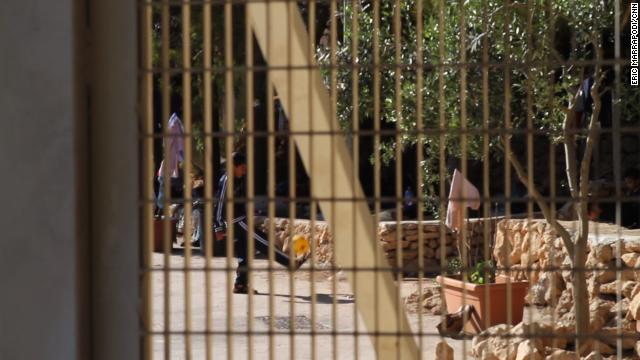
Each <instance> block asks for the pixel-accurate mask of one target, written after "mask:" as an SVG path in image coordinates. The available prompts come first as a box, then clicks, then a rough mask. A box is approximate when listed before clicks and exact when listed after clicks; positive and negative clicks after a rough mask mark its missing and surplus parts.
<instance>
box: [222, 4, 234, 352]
mask: <svg viewBox="0 0 640 360" xmlns="http://www.w3.org/2000/svg"><path fill="white" fill-rule="evenodd" d="M224 66H225V71H224V100H225V104H224V107H225V117H224V124H225V126H224V132H225V138H224V139H225V141H224V143H225V158H226V162H225V165H226V169H227V188H226V194H224V200H225V203H226V204H225V205H226V206H225V208H226V209H227V213H226V216H225V219H226V222H227V268H229V267H231V263H232V259H233V240H234V239H235V232H234V230H235V229H234V224H233V218H234V211H233V210H234V205H235V201H236V199H235V196H234V195H235V194H234V188H235V180H236V179H235V174H234V171H233V169H234V168H233V140H234V132H235V116H234V111H233V97H234V91H233V71H232V70H231V67H232V66H233V7H232V3H231V2H225V3H224ZM233 282H234V277H233V271H230V270H227V330H228V331H229V334H227V356H228V358H229V359H230V360H231V359H234V358H235V357H234V355H233V354H234V351H233V350H234V349H233V328H234V326H233V291H232V290H231V289H232V288H233Z"/></svg>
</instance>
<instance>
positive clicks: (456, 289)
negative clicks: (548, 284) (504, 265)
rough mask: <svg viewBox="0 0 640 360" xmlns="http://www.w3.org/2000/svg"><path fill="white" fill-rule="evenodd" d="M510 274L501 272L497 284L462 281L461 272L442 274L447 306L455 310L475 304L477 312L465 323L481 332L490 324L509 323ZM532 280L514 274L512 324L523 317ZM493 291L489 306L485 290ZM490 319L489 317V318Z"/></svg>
mask: <svg viewBox="0 0 640 360" xmlns="http://www.w3.org/2000/svg"><path fill="white" fill-rule="evenodd" d="M508 279H509V278H508V277H506V276H502V275H497V276H496V282H495V283H494V284H473V283H469V282H462V281H461V276H460V275H447V276H445V277H442V276H438V278H437V281H438V282H439V283H441V284H442V288H443V290H444V297H445V300H446V302H447V310H448V311H449V312H450V313H452V312H455V311H457V310H458V309H459V308H460V307H461V306H463V305H467V304H472V305H473V307H474V310H475V311H474V312H473V313H472V314H471V319H469V322H467V324H466V325H465V327H464V329H463V330H464V331H465V332H468V333H471V334H477V333H479V332H481V331H483V330H485V329H486V328H489V327H492V326H494V325H498V324H506V323H507V281H508ZM528 287H529V282H528V281H526V280H519V279H515V278H511V324H512V325H516V324H518V323H520V322H521V321H522V313H523V311H524V297H525V295H526V294H527V288H528ZM463 288H465V289H466V301H464V302H463V296H464V294H463V292H462V291H463ZM487 291H488V292H489V306H488V310H489V312H488V313H487V305H486V298H485V293H486V292H487ZM487 319H488V321H487Z"/></svg>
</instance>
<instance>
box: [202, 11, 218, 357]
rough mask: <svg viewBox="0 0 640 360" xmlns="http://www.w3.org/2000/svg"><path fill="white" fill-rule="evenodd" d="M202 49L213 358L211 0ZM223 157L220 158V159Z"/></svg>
mask: <svg viewBox="0 0 640 360" xmlns="http://www.w3.org/2000/svg"><path fill="white" fill-rule="evenodd" d="M202 17H203V18H202V32H203V34H202V41H203V44H202V45H203V46H202V49H203V51H204V55H203V62H202V66H203V68H204V70H203V73H202V77H203V79H202V83H203V87H204V91H203V94H204V99H203V105H204V134H205V135H204V139H203V140H204V198H205V203H204V217H203V219H204V220H203V224H204V244H202V239H200V242H201V243H200V246H203V245H204V250H205V251H204V281H205V311H206V314H205V322H206V325H205V326H206V332H207V335H206V338H205V344H206V350H205V353H206V359H207V360H211V359H212V358H213V335H212V334H211V332H212V331H213V316H212V314H211V313H212V311H213V296H212V293H211V281H212V276H211V273H212V269H211V258H212V257H213V242H214V241H218V240H217V239H215V240H214V239H213V224H212V222H211V219H213V203H212V200H213V183H214V181H217V180H218V179H213V139H212V137H211V133H212V131H213V104H212V99H211V97H212V95H213V91H212V84H211V80H212V79H211V76H212V72H211V3H210V2H206V3H204V4H203V6H202ZM217 160H219V159H217Z"/></svg>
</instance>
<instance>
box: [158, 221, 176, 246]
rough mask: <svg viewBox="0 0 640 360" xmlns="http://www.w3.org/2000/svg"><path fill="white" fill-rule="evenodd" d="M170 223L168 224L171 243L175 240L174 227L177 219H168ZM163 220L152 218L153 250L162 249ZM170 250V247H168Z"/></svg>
mask: <svg viewBox="0 0 640 360" xmlns="http://www.w3.org/2000/svg"><path fill="white" fill-rule="evenodd" d="M169 222H170V223H171V224H170V225H169V226H170V228H171V235H170V236H171V243H173V242H174V241H175V238H176V237H175V231H176V230H175V229H176V224H177V223H178V220H174V219H170V220H169ZM163 244H164V220H154V221H153V251H155V252H163V249H164V246H163ZM170 250H171V249H170Z"/></svg>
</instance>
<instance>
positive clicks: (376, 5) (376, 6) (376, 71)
mask: <svg viewBox="0 0 640 360" xmlns="http://www.w3.org/2000/svg"><path fill="white" fill-rule="evenodd" d="M373 66H374V67H373V130H374V140H373V146H374V148H373V159H374V161H373V163H374V168H373V193H374V197H375V204H374V213H375V215H374V221H373V224H374V229H373V230H374V234H376V233H378V226H379V224H380V209H381V203H380V196H381V191H380V166H381V161H380V140H381V139H380V121H381V119H380V0H373ZM376 265H377V266H376V282H375V284H374V287H375V290H376V293H377V292H378V291H380V289H382V288H383V284H382V277H381V276H380V270H378V268H379V267H386V265H387V264H376ZM379 306H380V304H379V303H378V302H376V303H375V310H376V311H375V313H376V314H378V312H379ZM373 331H374V332H375V333H376V334H378V333H379V332H380V319H378V317H377V316H376V318H375V327H374V329H373ZM373 345H374V347H375V349H376V353H377V354H380V353H381V351H382V349H381V345H380V336H379V335H376V337H375V342H374V344H373Z"/></svg>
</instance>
